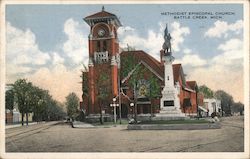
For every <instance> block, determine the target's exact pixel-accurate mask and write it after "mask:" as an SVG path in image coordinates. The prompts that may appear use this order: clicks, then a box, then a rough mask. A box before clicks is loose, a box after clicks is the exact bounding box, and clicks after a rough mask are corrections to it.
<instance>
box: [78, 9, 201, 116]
mask: <svg viewBox="0 0 250 159" xmlns="http://www.w3.org/2000/svg"><path fill="white" fill-rule="evenodd" d="M84 21H85V22H86V23H87V24H88V25H89V26H90V32H89V36H88V39H89V53H88V54H89V62H88V71H87V72H83V81H82V90H83V94H82V100H83V101H82V102H81V109H83V110H85V111H86V115H87V117H89V118H91V117H92V118H95V117H96V118H98V116H99V117H100V114H102V116H103V117H106V118H109V117H112V116H113V113H114V108H113V107H111V106H112V105H111V104H113V103H116V104H117V107H116V112H117V117H119V115H121V117H122V118H127V117H129V116H132V115H133V114H135V113H136V114H137V115H138V117H140V116H154V114H157V113H159V112H160V105H161V97H162V90H163V88H164V80H165V78H169V77H164V61H163V50H160V49H159V52H160V56H161V61H158V60H156V59H155V58H154V57H152V56H151V55H149V54H148V53H146V52H144V51H143V50H129V49H128V50H126V51H122V49H121V48H120V47H119V42H118V38H119V37H118V35H117V30H118V28H119V27H120V26H121V22H120V20H119V19H118V18H117V16H116V15H114V14H112V13H109V12H107V11H105V10H104V8H102V10H101V11H100V12H98V13H95V14H92V15H89V16H87V17H85V18H84ZM159 48H161V45H159ZM141 49H143V48H141ZM172 69H173V85H174V87H175V88H176V89H177V90H178V98H179V102H180V108H181V112H182V113H185V115H187V116H196V115H197V109H198V103H197V101H198V99H197V98H198V86H197V83H196V82H195V81H186V79H185V74H184V71H183V67H182V65H181V64H173V65H172ZM131 103H132V104H131ZM169 104H170V105H171V101H170V102H168V101H166V102H165V103H164V105H166V106H168V105H169ZM118 105H119V106H118ZM135 105H136V107H135ZM119 112H120V114H119Z"/></svg>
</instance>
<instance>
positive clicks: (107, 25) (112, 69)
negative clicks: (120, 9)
mask: <svg viewBox="0 0 250 159" xmlns="http://www.w3.org/2000/svg"><path fill="white" fill-rule="evenodd" d="M84 21H85V22H86V23H87V24H88V25H89V26H90V33H89V36H88V39H89V63H88V68H89V71H88V79H89V80H88V94H89V97H88V106H87V109H86V111H87V114H88V115H91V114H100V112H101V111H105V113H111V108H109V104H110V103H111V102H112V98H114V97H117V95H118V67H119V65H120V63H119V61H120V56H119V43H118V38H117V29H118V28H119V27H120V26H121V23H120V21H119V19H118V18H117V16H116V15H114V14H112V13H109V12H106V11H105V10H104V7H102V11H101V12H98V13H95V14H92V15H90V16H87V17H85V18H84ZM100 105H101V106H100Z"/></svg>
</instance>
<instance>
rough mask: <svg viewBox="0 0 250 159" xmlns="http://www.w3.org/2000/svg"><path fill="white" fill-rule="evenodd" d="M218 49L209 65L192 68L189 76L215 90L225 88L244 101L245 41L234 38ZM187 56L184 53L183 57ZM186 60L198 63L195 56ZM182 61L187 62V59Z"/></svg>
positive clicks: (220, 45)
mask: <svg viewBox="0 0 250 159" xmlns="http://www.w3.org/2000/svg"><path fill="white" fill-rule="evenodd" d="M217 50H218V55H217V56H215V57H212V58H211V59H208V60H207V65H201V66H200V67H196V68H193V69H190V71H189V72H188V78H189V80H196V81H197V82H198V84H199V85H202V84H205V85H207V86H208V87H209V88H211V89H213V90H218V89H222V90H225V91H226V92H228V93H229V94H231V95H232V96H233V97H234V100H235V101H241V102H243V101H244V99H243V98H244V93H243V92H244V90H243V89H244V87H243V74H244V72H243V54H244V52H243V42H242V40H241V39H237V38H232V39H229V40H227V41H225V42H224V43H222V44H219V45H218V47H217ZM189 55H190V54H188V56H189ZM186 56H187V55H184V57H183V59H185V57H186ZM186 60H187V61H189V62H190V63H192V62H191V61H195V62H194V63H196V60H195V58H194V57H192V58H191V57H190V58H189V59H188V58H186ZM182 62H183V64H185V60H182ZM184 70H185V68H184Z"/></svg>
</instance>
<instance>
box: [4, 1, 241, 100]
mask: <svg viewBox="0 0 250 159" xmlns="http://www.w3.org/2000/svg"><path fill="white" fill-rule="evenodd" d="M104 6H105V10H106V11H108V12H111V13H114V14H116V15H117V17H119V19H120V21H121V23H122V25H123V26H122V27H121V28H120V29H119V30H118V33H119V34H118V35H119V41H120V46H121V47H125V46H126V44H127V43H128V44H129V45H131V46H133V47H135V48H136V49H140V50H145V51H146V52H147V53H149V54H151V55H152V56H154V57H155V58H157V59H159V51H160V49H161V46H162V43H163V37H162V36H163V29H164V27H165V25H166V23H168V26H169V31H170V32H171V34H172V38H173V40H172V45H173V49H174V53H173V54H174V56H175V58H176V61H175V62H176V63H182V65H183V68H184V71H185V73H186V74H187V78H188V80H196V81H197V82H198V84H200V85H201V84H206V85H208V86H209V87H211V88H212V89H214V90H218V89H223V90H226V91H227V92H228V93H230V94H232V95H233V97H234V98H235V100H236V101H239V100H240V101H243V46H242V43H243V5H241V4H216V5H215V4H202V5H201V4H198V5H194V4H185V5H184V4H181V5H180V4H154V5H153V4H125V5H124V4H123V5H118V4H112V5H111V4H105V5H104ZM101 7H102V5H83V4H79V5H68V4H67V5H6V32H7V34H6V35H7V45H6V48H7V52H6V63H8V64H9V65H10V66H9V67H8V64H7V71H6V72H7V82H13V81H15V80H16V79H17V78H21V77H26V78H28V79H30V80H31V81H33V82H34V83H35V84H37V85H39V86H41V87H44V88H45V89H50V91H51V93H52V95H53V96H54V97H55V98H57V99H59V100H64V97H65V96H66V95H67V93H69V92H71V91H75V92H77V93H78V94H79V96H80V94H81V93H80V88H81V87H80V85H79V84H78V82H79V81H80V78H79V75H80V71H79V70H80V69H81V63H85V64H87V59H88V46H87V44H88V43H87V42H88V41H87V36H88V33H89V27H88V26H87V24H86V23H85V22H84V21H83V18H84V17H86V16H88V15H90V14H93V13H96V12H99V11H101ZM162 12H213V14H215V13H216V12H221V13H225V12H231V13H234V14H233V15H224V16H222V18H220V19H210V18H207V19H192V17H191V19H174V18H173V16H167V15H161V13H162ZM9 70H12V71H9ZM201 74H202V75H203V76H202V77H201V76H200V75H201ZM68 76H70V77H68ZM62 79H63V80H62ZM60 80H61V82H59V81H60ZM63 84H65V85H66V86H63V87H61V85H63ZM55 87H60V88H61V89H62V90H60V88H55ZM63 89H64V90H63ZM234 89H238V90H239V91H238V93H235V91H233V90H234ZM59 92H64V93H63V94H61V93H60V94H59Z"/></svg>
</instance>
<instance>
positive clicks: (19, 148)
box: [6, 117, 244, 152]
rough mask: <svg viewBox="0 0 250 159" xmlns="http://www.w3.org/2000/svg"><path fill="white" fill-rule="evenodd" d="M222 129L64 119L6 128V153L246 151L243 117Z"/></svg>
mask: <svg viewBox="0 0 250 159" xmlns="http://www.w3.org/2000/svg"><path fill="white" fill-rule="evenodd" d="M221 123H222V128H221V129H210V130H158V131H157V130H126V126H117V127H112V126H110V127H108V128H107V127H95V128H84V129H83V128H72V127H71V126H70V125H67V124H65V123H63V122H61V123H50V124H47V123H46V124H41V125H40V126H39V124H38V126H37V125H36V126H35V125H34V126H30V127H29V128H28V129H26V128H13V130H12V129H7V131H6V136H7V138H6V151H7V152H243V151H244V125H243V123H244V122H243V117H230V118H229V117H227V118H223V119H222V122H221Z"/></svg>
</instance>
